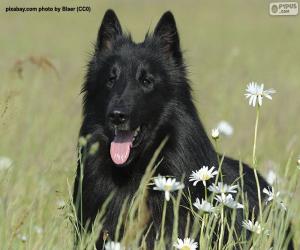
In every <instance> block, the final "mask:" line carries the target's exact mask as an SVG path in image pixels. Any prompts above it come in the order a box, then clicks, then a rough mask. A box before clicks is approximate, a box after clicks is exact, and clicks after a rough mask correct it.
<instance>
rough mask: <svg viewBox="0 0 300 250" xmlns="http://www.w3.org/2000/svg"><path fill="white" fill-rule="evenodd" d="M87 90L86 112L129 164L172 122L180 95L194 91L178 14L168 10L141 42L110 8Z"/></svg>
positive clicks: (116, 157) (119, 161) (120, 161)
mask: <svg viewBox="0 0 300 250" xmlns="http://www.w3.org/2000/svg"><path fill="white" fill-rule="evenodd" d="M84 92H85V106H84V115H85V116H86V117H90V119H89V120H90V121H92V122H94V123H96V124H97V125H101V126H102V127H103V128H104V131H105V133H106V135H107V137H108V138H109V140H110V156H111V159H112V161H113V162H114V163H115V164H116V165H119V166H124V165H127V164H128V163H130V162H131V161H132V160H133V159H134V158H135V157H137V156H138V155H139V153H140V152H141V151H142V150H143V149H145V148H146V147H147V146H149V144H150V143H151V142H153V140H154V139H153V138H154V137H155V136H154V134H155V133H157V132H158V130H159V128H160V127H163V126H165V125H166V124H167V123H169V122H172V121H171V119H172V115H173V113H174V112H175V110H174V107H175V106H176V105H180V102H179V101H178V99H179V98H177V97H179V96H180V97H181V98H182V97H184V96H188V95H189V87H188V85H187V84H186V79H185V67H184V64H183V60H182V53H181V50H180V45H179V36H178V32H177V28H176V23H175V20H174V17H173V15H172V13H171V12H166V13H165V14H164V15H163V16H162V17H161V19H160V21H159V22H158V24H157V26H156V27H155V30H154V32H153V34H151V35H149V34H147V35H146V37H145V40H144V41H143V42H141V43H135V42H133V41H132V40H131V37H130V36H129V35H126V34H124V33H123V31H122V28H121V25H120V22H119V20H118V18H117V16H116V14H115V13H114V12H113V11H112V10H108V11H107V12H106V13H105V15H104V18H103V21H102V24H101V26H100V29H99V32H98V38H97V42H96V49H95V53H94V55H93V57H92V60H91V62H90V64H89V69H88V73H87V79H86V83H85V86H84Z"/></svg>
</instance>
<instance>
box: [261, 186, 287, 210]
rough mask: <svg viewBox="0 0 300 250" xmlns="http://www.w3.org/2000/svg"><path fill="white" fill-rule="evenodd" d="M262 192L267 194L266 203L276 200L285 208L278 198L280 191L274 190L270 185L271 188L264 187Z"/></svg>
mask: <svg viewBox="0 0 300 250" xmlns="http://www.w3.org/2000/svg"><path fill="white" fill-rule="evenodd" d="M263 193H265V194H266V195H267V199H266V203H268V202H270V201H272V200H274V201H276V202H277V203H278V204H279V205H280V206H281V207H282V208H283V209H284V210H286V206H285V205H284V203H283V201H280V200H279V195H280V192H276V193H275V191H274V188H273V187H272V189H270V188H268V189H266V188H264V189H263Z"/></svg>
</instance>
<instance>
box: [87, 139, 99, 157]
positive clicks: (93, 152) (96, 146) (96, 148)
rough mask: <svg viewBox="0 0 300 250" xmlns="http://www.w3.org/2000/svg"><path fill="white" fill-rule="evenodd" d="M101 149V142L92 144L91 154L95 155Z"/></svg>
mask: <svg viewBox="0 0 300 250" xmlns="http://www.w3.org/2000/svg"><path fill="white" fill-rule="evenodd" d="M98 149H99V142H95V143H93V144H92V146H91V147H90V149H89V154H90V155H94V154H95V153H96V152H97V151H98Z"/></svg>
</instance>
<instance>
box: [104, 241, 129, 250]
mask: <svg viewBox="0 0 300 250" xmlns="http://www.w3.org/2000/svg"><path fill="white" fill-rule="evenodd" d="M105 250H125V248H124V247H122V246H121V244H120V243H119V242H115V241H110V242H107V243H106V244H105Z"/></svg>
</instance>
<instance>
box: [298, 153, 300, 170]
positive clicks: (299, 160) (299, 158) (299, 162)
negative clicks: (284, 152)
mask: <svg viewBox="0 0 300 250" xmlns="http://www.w3.org/2000/svg"><path fill="white" fill-rule="evenodd" d="M297 167H298V169H300V155H299V156H298V159H297Z"/></svg>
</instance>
